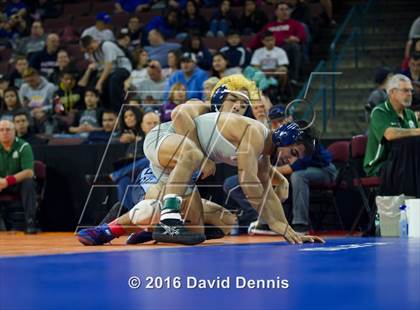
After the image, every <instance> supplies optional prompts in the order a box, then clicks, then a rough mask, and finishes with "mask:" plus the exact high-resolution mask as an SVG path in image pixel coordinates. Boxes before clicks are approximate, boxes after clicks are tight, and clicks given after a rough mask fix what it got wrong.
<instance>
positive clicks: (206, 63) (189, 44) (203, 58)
mask: <svg viewBox="0 0 420 310" xmlns="http://www.w3.org/2000/svg"><path fill="white" fill-rule="evenodd" d="M182 51H183V52H189V53H193V54H195V57H196V58H197V66H199V67H200V69H203V70H205V71H207V70H210V69H211V61H212V56H211V53H210V51H209V50H208V49H207V48H206V47H205V46H204V45H203V41H202V40H201V36H200V34H199V33H197V32H192V33H191V35H190V36H189V37H188V38H186V39H185V40H184V41H183V43H182Z"/></svg>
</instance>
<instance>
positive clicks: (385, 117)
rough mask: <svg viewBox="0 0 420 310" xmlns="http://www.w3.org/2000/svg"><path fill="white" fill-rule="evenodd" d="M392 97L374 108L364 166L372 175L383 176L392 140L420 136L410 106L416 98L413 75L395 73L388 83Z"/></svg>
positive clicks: (389, 95)
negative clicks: (411, 77)
mask: <svg viewBox="0 0 420 310" xmlns="http://www.w3.org/2000/svg"><path fill="white" fill-rule="evenodd" d="M386 91H387V94H388V100H387V101H385V102H384V103H382V104H380V105H378V106H377V107H375V108H374V109H373V110H372V113H371V122H370V127H369V136H368V143H367V148H366V154H365V159H364V169H365V172H366V174H367V175H368V176H379V175H380V173H381V169H382V167H383V165H384V163H385V162H386V161H387V159H388V155H389V152H390V144H389V142H390V141H393V140H396V139H401V138H406V137H412V136H420V129H419V128H418V127H419V124H418V122H417V118H416V115H415V114H414V112H413V111H411V110H409V109H407V108H408V107H410V106H411V101H412V99H413V86H412V84H411V81H410V79H409V78H407V77H406V76H404V75H402V74H396V75H394V76H393V77H392V78H391V79H390V80H389V82H388V85H387V89H386Z"/></svg>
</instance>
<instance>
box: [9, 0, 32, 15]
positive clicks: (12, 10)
mask: <svg viewBox="0 0 420 310" xmlns="http://www.w3.org/2000/svg"><path fill="white" fill-rule="evenodd" d="M26 11H27V10H26V5H25V2H24V1H23V0H11V1H8V3H7V5H6V7H5V8H4V12H5V13H6V15H7V17H12V16H13V15H15V14H17V15H19V16H20V17H24V16H25V15H26Z"/></svg>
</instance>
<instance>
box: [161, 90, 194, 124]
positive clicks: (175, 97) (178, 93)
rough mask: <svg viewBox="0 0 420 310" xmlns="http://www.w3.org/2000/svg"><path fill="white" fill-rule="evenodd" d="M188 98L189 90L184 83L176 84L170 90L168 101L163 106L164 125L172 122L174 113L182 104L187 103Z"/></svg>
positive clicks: (162, 117)
mask: <svg viewBox="0 0 420 310" xmlns="http://www.w3.org/2000/svg"><path fill="white" fill-rule="evenodd" d="M186 98H187V89H186V88H185V86H184V84H182V83H175V84H174V85H172V87H171V89H170V90H169V96H168V101H167V102H165V103H164V104H163V106H162V110H161V114H160V120H161V121H162V123H165V122H169V121H170V120H171V113H172V111H173V110H174V109H175V108H176V107H177V106H178V105H180V104H183V103H185V101H186Z"/></svg>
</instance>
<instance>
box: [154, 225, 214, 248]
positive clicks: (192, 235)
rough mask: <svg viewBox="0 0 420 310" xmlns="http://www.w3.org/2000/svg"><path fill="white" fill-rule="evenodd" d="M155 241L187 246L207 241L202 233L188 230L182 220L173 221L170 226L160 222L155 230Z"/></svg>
mask: <svg viewBox="0 0 420 310" xmlns="http://www.w3.org/2000/svg"><path fill="white" fill-rule="evenodd" d="M153 240H155V241H157V242H165V243H179V244H185V245H194V244H199V243H202V242H204V241H205V240H206V236H205V235H204V234H202V233H196V232H193V231H190V230H188V228H187V227H185V225H184V223H183V222H182V221H180V220H171V221H170V224H168V222H167V221H165V223H163V222H160V223H159V224H157V225H156V226H155V229H154V230H153Z"/></svg>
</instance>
